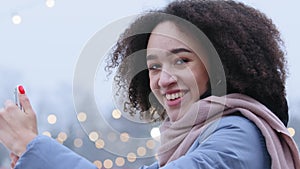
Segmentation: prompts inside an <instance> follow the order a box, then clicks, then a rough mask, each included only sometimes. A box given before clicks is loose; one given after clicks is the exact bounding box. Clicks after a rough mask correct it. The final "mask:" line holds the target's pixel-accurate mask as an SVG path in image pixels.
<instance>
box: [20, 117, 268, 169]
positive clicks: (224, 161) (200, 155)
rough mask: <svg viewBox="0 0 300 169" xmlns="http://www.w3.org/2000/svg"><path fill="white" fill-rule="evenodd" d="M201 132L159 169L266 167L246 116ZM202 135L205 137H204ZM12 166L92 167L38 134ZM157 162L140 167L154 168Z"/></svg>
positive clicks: (49, 168) (260, 140)
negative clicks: (187, 148) (186, 148)
mask: <svg viewBox="0 0 300 169" xmlns="http://www.w3.org/2000/svg"><path fill="white" fill-rule="evenodd" d="M206 134H207V133H205V132H204V133H202V134H201V135H200V136H199V137H198V138H197V140H196V141H195V142H194V143H193V145H192V146H191V147H190V149H189V151H188V152H187V153H186V155H184V156H182V157H180V158H179V159H177V160H175V161H173V162H170V163H168V164H167V165H165V166H163V167H161V169H269V168H271V160H270V156H269V154H268V152H267V149H266V143H265V139H264V137H263V136H262V134H261V132H260V131H259V129H258V128H257V127H256V126H255V125H254V124H253V123H252V122H251V121H249V120H248V119H246V118H244V117H242V116H238V115H232V116H226V117H223V118H222V119H221V120H220V121H219V122H218V124H217V127H216V129H215V130H214V132H213V133H209V137H207V136H205V135H206ZM204 136H205V137H204ZM15 168H16V169H96V166H95V165H94V164H93V163H91V162H90V161H88V160H87V159H85V158H83V157H81V156H79V155H78V154H76V153H74V152H73V151H71V150H70V149H68V148H66V147H65V146H63V145H61V144H59V143H58V142H57V141H55V140H54V139H51V138H49V137H47V136H42V135H39V136H37V137H36V138H35V139H34V140H33V141H32V142H31V143H29V144H28V146H27V150H26V152H25V153H24V154H23V155H22V156H21V157H20V159H19V161H18V163H17V165H16V167H15ZM158 168H159V166H158V163H157V162H155V163H153V164H152V165H150V166H142V167H140V169H158Z"/></svg>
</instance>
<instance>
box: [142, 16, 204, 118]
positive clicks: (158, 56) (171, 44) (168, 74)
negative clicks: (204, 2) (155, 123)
mask: <svg viewBox="0 0 300 169" xmlns="http://www.w3.org/2000/svg"><path fill="white" fill-rule="evenodd" d="M192 41H193V40H192V38H191V37H189V36H187V34H185V33H183V32H182V31H181V30H180V29H179V28H178V27H177V26H176V25H175V24H174V23H172V22H170V21H166V22H163V23H160V24H159V25H157V26H156V27H155V29H154V30H153V31H152V34H151V35H150V38H149V41H148V46H147V56H146V59H147V67H148V69H149V78H150V88H151V90H152V92H153V93H154V95H155V96H156V98H157V100H158V101H159V102H160V103H161V104H162V105H163V107H164V108H165V109H166V112H167V114H168V116H169V117H170V119H171V121H175V120H176V119H178V118H180V117H181V115H180V112H183V113H184V111H185V110H187V109H188V107H190V105H191V104H192V103H194V102H196V101H197V100H199V98H200V96H201V94H203V93H204V92H205V91H206V90H207V88H208V87H207V86H208V85H207V84H208V80H209V78H208V73H207V71H206V68H205V66H204V64H203V62H202V61H201V59H200V57H199V56H198V55H197V54H196V53H195V52H194V51H193V50H192V49H191V48H190V47H189V46H190V45H187V44H189V43H191V42H192ZM194 45H195V44H194Z"/></svg>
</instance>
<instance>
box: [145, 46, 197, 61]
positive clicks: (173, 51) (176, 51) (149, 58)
mask: <svg viewBox="0 0 300 169" xmlns="http://www.w3.org/2000/svg"><path fill="white" fill-rule="evenodd" d="M182 52H187V53H192V51H191V50H189V49H186V48H175V49H172V50H171V51H170V53H171V54H178V53H182ZM169 55H170V54H168V55H167V56H169ZM156 58H157V55H151V54H150V55H147V56H146V60H153V59H156Z"/></svg>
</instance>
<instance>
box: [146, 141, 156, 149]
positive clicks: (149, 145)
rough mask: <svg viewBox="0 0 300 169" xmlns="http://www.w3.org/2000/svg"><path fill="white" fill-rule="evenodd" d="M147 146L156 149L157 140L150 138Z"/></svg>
mask: <svg viewBox="0 0 300 169" xmlns="http://www.w3.org/2000/svg"><path fill="white" fill-rule="evenodd" d="M146 146H147V148H149V149H154V147H155V141H154V140H148V141H147V142H146Z"/></svg>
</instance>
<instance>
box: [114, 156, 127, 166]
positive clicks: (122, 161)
mask: <svg viewBox="0 0 300 169" xmlns="http://www.w3.org/2000/svg"><path fill="white" fill-rule="evenodd" d="M115 163H116V165H117V166H119V167H122V166H124V164H125V159H124V158H123V157H118V158H116V160H115Z"/></svg>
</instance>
